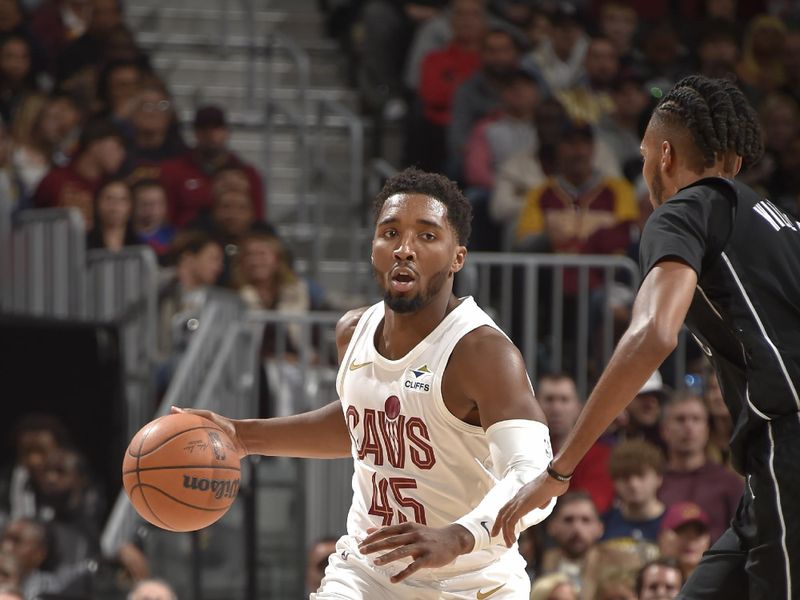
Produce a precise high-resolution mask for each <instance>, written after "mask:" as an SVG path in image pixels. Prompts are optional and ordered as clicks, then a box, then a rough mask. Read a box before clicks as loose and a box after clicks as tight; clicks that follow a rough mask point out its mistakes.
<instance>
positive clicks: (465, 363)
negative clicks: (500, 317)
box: [450, 325, 521, 373]
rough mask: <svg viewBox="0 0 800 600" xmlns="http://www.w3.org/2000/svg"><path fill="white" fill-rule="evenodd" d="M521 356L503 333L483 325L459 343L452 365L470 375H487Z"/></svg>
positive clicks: (454, 349) (454, 350) (452, 358)
mask: <svg viewBox="0 0 800 600" xmlns="http://www.w3.org/2000/svg"><path fill="white" fill-rule="evenodd" d="M519 356H521V354H520V352H519V350H518V349H517V347H516V346H515V345H514V343H513V342H512V341H511V340H509V339H508V337H506V336H505V335H504V334H503V332H501V331H500V330H499V329H497V328H495V327H492V326H491V325H481V326H480V327H476V328H475V329H473V330H472V331H470V332H469V333H467V334H465V335H464V336H463V337H462V338H461V339H460V340H459V341H458V343H457V344H456V346H455V348H453V353H452V356H451V359H450V364H451V365H452V366H454V367H456V368H457V369H459V370H464V371H465V372H468V373H485V372H487V370H493V369H494V368H495V367H497V366H499V365H505V364H507V363H508V361H509V360H513V359H514V358H516V357H519Z"/></svg>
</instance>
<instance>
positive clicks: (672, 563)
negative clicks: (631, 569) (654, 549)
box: [636, 557, 683, 598]
mask: <svg viewBox="0 0 800 600" xmlns="http://www.w3.org/2000/svg"><path fill="white" fill-rule="evenodd" d="M652 567H666V568H667V569H674V570H675V571H677V572H678V573H679V574H680V576H681V584H683V572H682V571H681V567H680V565H679V564H678V561H677V560H675V559H674V558H665V557H661V558H656V559H655V560H651V561H649V562H647V563H645V564H644V565H643V566H642V568H641V569H639V572H638V573H637V574H636V596H637V598H638V597H641V595H642V587H643V586H644V574H645V573H647V570H648V569H650V568H652Z"/></svg>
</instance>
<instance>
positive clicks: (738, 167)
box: [733, 154, 744, 177]
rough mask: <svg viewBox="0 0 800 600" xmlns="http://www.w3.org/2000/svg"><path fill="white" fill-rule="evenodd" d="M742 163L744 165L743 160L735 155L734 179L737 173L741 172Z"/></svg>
mask: <svg viewBox="0 0 800 600" xmlns="http://www.w3.org/2000/svg"><path fill="white" fill-rule="evenodd" d="M742 163H744V159H743V158H742V157H741V156H739V155H738V154H737V155H736V162H735V163H734V165H733V176H734V177H736V176H737V175H738V174H739V171H741V170H742Z"/></svg>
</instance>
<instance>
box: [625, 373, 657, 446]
mask: <svg viewBox="0 0 800 600" xmlns="http://www.w3.org/2000/svg"><path fill="white" fill-rule="evenodd" d="M669 393H670V389H669V388H668V387H667V386H666V385H664V380H663V379H662V378H661V373H660V372H659V371H658V369H656V370H655V371H654V372H653V374H652V375H650V377H649V378H648V379H647V381H645V383H644V385H643V386H642V389H640V390H639V393H637V394H636V396H634V398H633V400H632V401H631V403H630V404H629V405H628V406H627V407H626V409H625V411H624V412H623V413H622V415H620V418H619V419H618V423H619V424H620V425H621V427H620V431H619V436H618V437H619V438H620V439H624V440H630V439H642V440H645V441H647V442H650V443H651V444H654V445H655V446H657V447H659V448H661V449H662V450H666V445H665V444H664V440H662V439H661V429H660V427H659V421H660V419H661V406H662V405H663V404H664V402H666V400H667V397H668V395H669Z"/></svg>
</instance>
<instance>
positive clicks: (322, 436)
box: [172, 309, 364, 458]
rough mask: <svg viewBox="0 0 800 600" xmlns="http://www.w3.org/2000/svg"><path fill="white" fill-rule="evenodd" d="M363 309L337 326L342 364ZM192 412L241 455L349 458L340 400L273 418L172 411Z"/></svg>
mask: <svg viewBox="0 0 800 600" xmlns="http://www.w3.org/2000/svg"><path fill="white" fill-rule="evenodd" d="M363 312H364V311H363V309H358V310H355V311H350V312H348V313H347V314H345V315H344V316H343V317H342V318H341V319H340V320H339V323H338V324H337V326H336V345H337V348H338V351H339V361H340V362H341V360H342V358H343V356H344V353H345V350H346V349H347V346H348V344H349V343H350V338H351V337H352V335H353V331H354V329H355V326H356V324H357V323H358V320H359V319H360V318H361V315H362V314H363ZM172 410H173V412H180V411H185V412H191V413H194V414H197V415H200V416H201V417H205V418H207V419H209V420H211V421H213V422H215V423H216V424H217V425H219V426H220V427H221V428H222V429H223V430H224V431H225V432H226V433H227V434H228V435H229V437H230V438H231V440H232V441H233V442H234V444H235V445H236V447H237V449H238V451H239V456H240V457H243V456H246V455H248V454H262V455H265V456H291V457H296V458H345V457H348V456H350V433H349V431H348V429H347V424H346V423H345V420H344V415H343V414H342V405H341V403H340V402H339V401H338V400H337V401H335V402H331V403H330V404H328V405H327V406H323V407H322V408H318V409H316V410H312V411H309V412H306V413H302V414H299V415H292V416H289V417H276V418H272V419H242V420H235V419H228V418H227V417H223V416H221V415H218V414H216V413H213V412H211V411H208V410H195V409H180V408H173V409H172Z"/></svg>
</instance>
